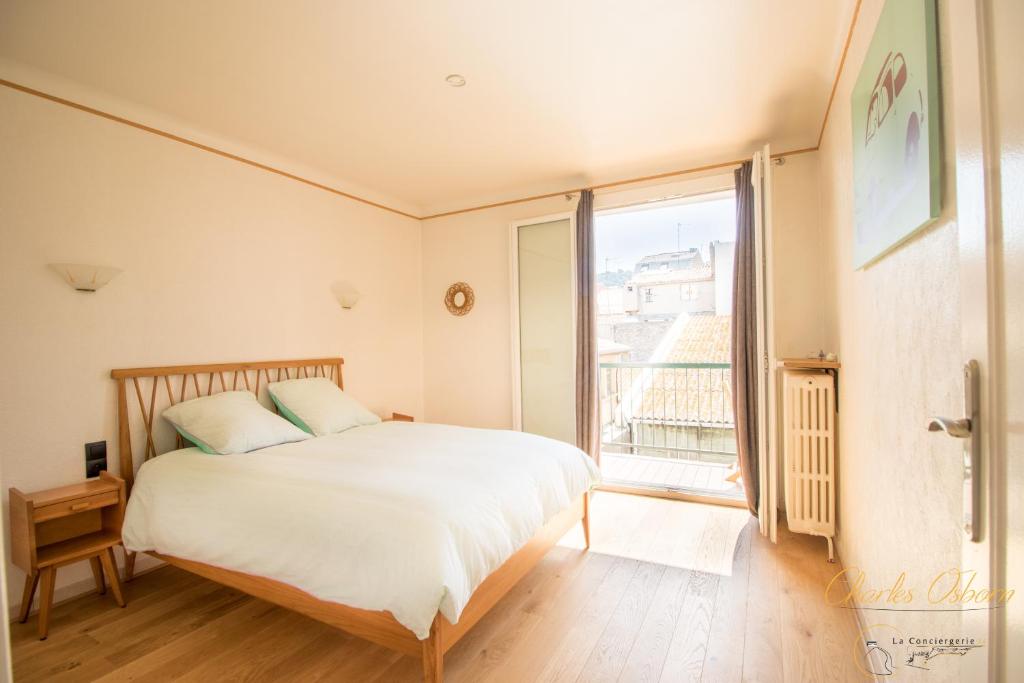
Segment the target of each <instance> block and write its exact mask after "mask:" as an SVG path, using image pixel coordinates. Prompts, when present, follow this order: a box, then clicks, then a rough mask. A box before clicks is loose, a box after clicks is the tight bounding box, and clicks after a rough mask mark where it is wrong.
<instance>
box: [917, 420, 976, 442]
mask: <svg viewBox="0 0 1024 683" xmlns="http://www.w3.org/2000/svg"><path fill="white" fill-rule="evenodd" d="M928 431H929V432H946V433H947V434H949V435H950V436H952V437H953V438H955V439H966V438H968V437H970V435H971V421H970V420H969V419H967V418H960V419H959V420H953V419H950V418H948V417H933V418H932V419H930V420H929V421H928Z"/></svg>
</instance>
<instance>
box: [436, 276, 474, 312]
mask: <svg viewBox="0 0 1024 683" xmlns="http://www.w3.org/2000/svg"><path fill="white" fill-rule="evenodd" d="M475 300H476V297H475V296H473V288H472V287H470V286H469V285H468V284H466V283H465V282H456V283H455V284H454V285H452V286H451V287H449V288H448V291H447V292H445V294H444V305H445V308H447V309H448V312H449V313H451V314H452V315H466V314H467V313H469V312H470V311H471V310H473V303H474V302H475Z"/></svg>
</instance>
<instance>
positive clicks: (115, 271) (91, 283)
mask: <svg viewBox="0 0 1024 683" xmlns="http://www.w3.org/2000/svg"><path fill="white" fill-rule="evenodd" d="M49 266H50V269H51V270H52V271H53V272H55V273H57V274H58V275H60V278H61V279H62V280H64V282H67V283H68V284H69V285H71V286H72V287H74V288H75V290H77V291H79V292H95V291H96V290H98V289H100V288H101V287H103V285H105V284H107V283H108V282H110V281H111V280H113V279H114V278H115V277H117V276H118V275H120V274H121V269H120V268H110V267H109V266H90V265H86V264H84V263H50V264H49Z"/></svg>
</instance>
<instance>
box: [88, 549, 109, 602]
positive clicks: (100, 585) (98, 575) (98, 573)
mask: <svg viewBox="0 0 1024 683" xmlns="http://www.w3.org/2000/svg"><path fill="white" fill-rule="evenodd" d="M89 564H90V565H92V578H93V579H95V580H96V592H97V593H99V594H100V595H103V594H104V593H106V592H107V585H106V584H105V583H104V582H103V566H102V565H101V564H100V558H99V557H90V558H89Z"/></svg>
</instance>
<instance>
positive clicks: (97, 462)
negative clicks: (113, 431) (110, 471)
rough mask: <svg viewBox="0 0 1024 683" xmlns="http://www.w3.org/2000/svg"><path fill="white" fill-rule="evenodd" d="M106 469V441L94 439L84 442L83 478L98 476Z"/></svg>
mask: <svg viewBox="0 0 1024 683" xmlns="http://www.w3.org/2000/svg"><path fill="white" fill-rule="evenodd" d="M105 469H107V442H106V441H94V442H92V443H87V444H85V478H86V479H91V478H92V477H98V476H100V472H102V471H103V470H105Z"/></svg>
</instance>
